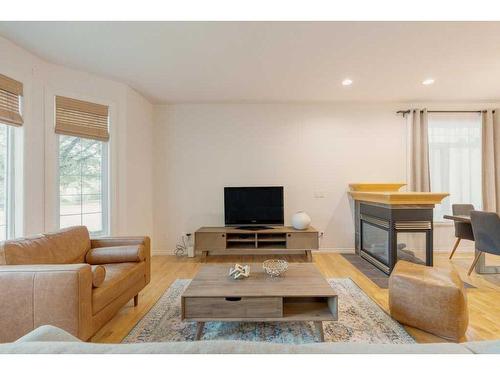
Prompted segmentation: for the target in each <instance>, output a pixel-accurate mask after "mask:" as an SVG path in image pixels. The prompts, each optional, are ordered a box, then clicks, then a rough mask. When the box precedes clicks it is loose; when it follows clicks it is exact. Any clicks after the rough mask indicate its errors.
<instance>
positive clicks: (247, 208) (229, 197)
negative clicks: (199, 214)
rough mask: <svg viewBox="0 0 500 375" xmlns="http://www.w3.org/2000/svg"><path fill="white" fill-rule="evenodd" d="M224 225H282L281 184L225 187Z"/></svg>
mask: <svg viewBox="0 0 500 375" xmlns="http://www.w3.org/2000/svg"><path fill="white" fill-rule="evenodd" d="M224 219H225V223H226V226H237V227H259V226H260V227H262V226H269V225H283V224H284V214H283V186H261V187H225V188H224Z"/></svg>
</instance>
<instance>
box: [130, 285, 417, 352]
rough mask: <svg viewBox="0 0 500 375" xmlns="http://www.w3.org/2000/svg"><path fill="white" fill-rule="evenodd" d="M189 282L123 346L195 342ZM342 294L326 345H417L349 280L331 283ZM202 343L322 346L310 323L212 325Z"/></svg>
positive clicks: (168, 296) (172, 293) (149, 315)
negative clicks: (188, 314) (188, 310)
mask: <svg viewBox="0 0 500 375" xmlns="http://www.w3.org/2000/svg"><path fill="white" fill-rule="evenodd" d="M190 282H191V280H182V279H178V280H176V281H175V282H174V283H173V284H172V286H171V287H170V288H169V289H168V290H167V291H166V292H165V293H164V294H163V296H162V297H161V298H160V299H159V300H158V302H157V303H156V305H155V306H153V308H152V309H151V310H150V311H149V312H148V313H147V314H146V315H145V316H144V317H143V318H142V319H141V320H140V321H139V323H137V325H136V326H135V327H134V328H133V329H132V331H131V332H130V333H129V334H128V336H127V337H125V339H124V340H123V342H124V343H141V342H165V341H191V340H194V337H195V332H196V323H194V322H183V321H182V320H181V318H180V305H181V302H180V300H181V298H180V297H181V294H182V292H183V291H184V290H185V289H186V287H187V286H188V285H189V283H190ZM328 282H329V283H330V285H331V286H332V288H333V289H334V290H335V291H337V293H338V295H339V320H338V321H337V322H325V323H324V336H325V341H326V342H328V341H330V342H364V343H376V344H412V343H415V340H413V338H412V337H411V336H410V335H409V334H408V333H407V332H406V331H405V330H404V328H403V327H402V326H401V325H400V324H399V323H397V322H396V321H395V320H393V319H392V318H391V317H390V316H389V315H387V314H386V313H385V312H384V311H383V310H382V309H381V308H380V307H379V306H378V305H377V304H376V303H375V302H373V301H372V300H371V299H370V298H369V297H368V296H367V295H366V294H365V293H364V292H363V291H362V290H361V289H360V288H359V287H358V286H357V285H356V284H355V283H354V282H353V281H352V280H351V279H329V280H328ZM202 340H245V341H267V342H275V343H289V344H307V343H313V342H318V334H317V331H316V329H315V326H314V324H313V323H311V322H293V323H287V322H278V323H237V322H209V323H206V324H205V329H204V331H203V337H202Z"/></svg>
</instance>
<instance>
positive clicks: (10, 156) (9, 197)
mask: <svg viewBox="0 0 500 375" xmlns="http://www.w3.org/2000/svg"><path fill="white" fill-rule="evenodd" d="M0 124H1V125H2V126H5V127H6V131H7V137H6V138H7V150H6V152H5V153H6V156H7V158H6V159H7V160H6V165H5V167H6V168H5V170H6V176H7V178H6V181H5V184H6V185H5V200H6V202H5V210H6V213H5V225H6V230H5V239H11V238H14V237H15V235H16V221H15V180H16V175H15V157H16V156H15V141H16V140H15V129H14V128H13V127H12V126H10V125H6V124H3V123H0Z"/></svg>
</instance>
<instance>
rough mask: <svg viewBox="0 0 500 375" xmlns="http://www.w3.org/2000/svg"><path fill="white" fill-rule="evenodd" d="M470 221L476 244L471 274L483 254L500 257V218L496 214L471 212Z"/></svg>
mask: <svg viewBox="0 0 500 375" xmlns="http://www.w3.org/2000/svg"><path fill="white" fill-rule="evenodd" d="M470 219H471V223H472V231H473V232H474V238H475V243H476V257H475V258H474V262H472V265H471V266H470V269H469V273H468V275H470V274H471V273H472V270H473V269H474V267H475V266H476V264H477V262H478V261H479V258H480V257H481V256H482V255H483V253H488V254H494V255H500V217H498V215H497V214H496V213H495V212H483V211H471V213H470Z"/></svg>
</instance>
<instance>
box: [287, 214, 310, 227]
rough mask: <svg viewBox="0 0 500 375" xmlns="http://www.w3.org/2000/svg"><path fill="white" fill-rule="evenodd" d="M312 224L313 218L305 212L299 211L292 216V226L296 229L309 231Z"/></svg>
mask: <svg viewBox="0 0 500 375" xmlns="http://www.w3.org/2000/svg"><path fill="white" fill-rule="evenodd" d="M310 224H311V218H310V217H309V215H308V214H306V213H305V212H304V211H299V212H297V213H296V214H295V215H293V216H292V226H293V227H294V228H295V229H299V230H302V229H307V228H309V225H310Z"/></svg>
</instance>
